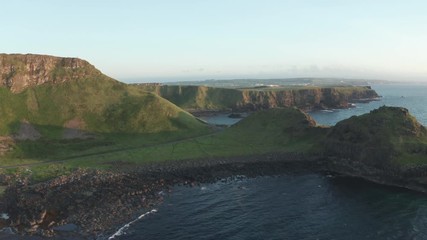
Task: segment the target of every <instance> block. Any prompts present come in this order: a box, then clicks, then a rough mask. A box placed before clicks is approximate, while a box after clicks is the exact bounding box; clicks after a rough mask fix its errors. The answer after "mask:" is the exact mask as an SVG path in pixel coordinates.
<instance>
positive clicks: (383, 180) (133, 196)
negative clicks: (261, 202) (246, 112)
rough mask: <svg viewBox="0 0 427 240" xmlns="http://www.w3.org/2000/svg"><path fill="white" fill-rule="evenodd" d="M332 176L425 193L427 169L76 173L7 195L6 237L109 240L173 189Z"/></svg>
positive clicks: (323, 166)
mask: <svg viewBox="0 0 427 240" xmlns="http://www.w3.org/2000/svg"><path fill="white" fill-rule="evenodd" d="M313 172H317V173H328V174H331V173H332V174H334V175H340V176H345V177H356V178H362V179H365V180H368V181H371V182H375V183H378V184H382V185H389V186H396V187H403V188H407V189H411V190H415V191H419V192H427V174H426V173H427V169H425V168H416V169H415V168H414V169H407V170H402V169H394V168H393V169H392V168H390V169H378V168H375V167H369V166H366V165H363V164H361V163H358V162H354V161H348V160H346V159H339V158H336V159H334V158H326V157H315V156H307V155H303V154H298V153H270V154H263V155H257V156H239V157H229V158H213V159H204V160H200V159H199V160H183V161H170V162H163V163H153V164H149V165H145V166H140V167H135V168H132V170H126V169H122V170H120V171H99V170H82V169H80V170H77V171H75V172H73V173H72V174H70V175H68V176H62V177H58V178H55V179H52V180H50V181H47V182H43V183H37V184H29V183H28V182H26V181H25V179H24V180H22V181H17V182H15V183H14V184H11V185H10V186H9V187H8V189H7V190H6V191H5V193H4V196H3V199H2V204H1V205H0V212H6V213H7V214H8V215H9V219H8V220H1V221H0V224H1V226H2V227H6V228H5V229H7V230H8V231H9V232H10V231H11V230H12V231H13V232H15V235H8V234H3V235H4V236H6V237H5V238H2V236H3V235H2V233H0V239H107V238H108V237H109V236H111V235H112V234H113V233H114V232H115V231H117V230H118V229H119V228H120V227H121V226H123V224H125V223H127V222H129V221H131V220H133V219H135V218H137V217H138V216H140V215H141V214H142V213H144V212H147V211H149V210H151V209H153V207H155V206H156V205H158V204H160V203H161V202H162V199H163V196H164V193H165V192H168V191H169V190H170V189H171V187H173V186H175V185H187V186H189V187H192V186H197V185H198V184H199V183H210V182H216V181H219V180H221V179H227V178H229V177H232V176H238V175H244V176H246V177H257V176H269V175H281V174H298V173H313Z"/></svg>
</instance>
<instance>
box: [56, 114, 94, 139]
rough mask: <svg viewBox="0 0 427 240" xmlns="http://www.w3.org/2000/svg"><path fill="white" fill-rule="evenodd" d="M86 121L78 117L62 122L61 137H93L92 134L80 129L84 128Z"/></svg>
mask: <svg viewBox="0 0 427 240" xmlns="http://www.w3.org/2000/svg"><path fill="white" fill-rule="evenodd" d="M85 126H86V123H85V122H84V121H83V120H81V119H79V118H73V119H71V120H69V121H68V122H66V123H65V124H64V128H65V129H64V132H63V133H62V138H63V139H88V138H93V137H94V135H93V134H90V133H88V132H86V131H84V130H82V129H84V128H85Z"/></svg>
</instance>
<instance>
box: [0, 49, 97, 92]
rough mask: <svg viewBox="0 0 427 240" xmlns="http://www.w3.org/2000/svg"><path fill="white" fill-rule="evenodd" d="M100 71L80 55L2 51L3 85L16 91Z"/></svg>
mask: <svg viewBox="0 0 427 240" xmlns="http://www.w3.org/2000/svg"><path fill="white" fill-rule="evenodd" d="M93 73H98V74H100V72H99V71H98V70H96V69H95V68H94V67H93V66H92V65H90V64H89V63H88V62H86V61H84V60H81V59H78V58H60V57H53V56H47V55H33V54H26V55H23V54H0V87H2V86H3V87H7V88H9V89H10V90H11V91H12V92H15V93H17V92H21V91H23V90H24V89H26V88H28V87H32V86H36V85H41V84H46V83H60V82H65V81H70V80H72V79H77V78H81V77H84V76H85V75H89V74H93Z"/></svg>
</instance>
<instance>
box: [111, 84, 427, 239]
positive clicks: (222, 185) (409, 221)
mask: <svg viewBox="0 0 427 240" xmlns="http://www.w3.org/2000/svg"><path fill="white" fill-rule="evenodd" d="M373 88H374V89H375V90H376V91H377V92H378V93H379V94H380V95H382V96H383V97H382V99H381V100H380V101H375V102H371V103H365V104H362V103H356V106H355V108H351V109H346V110H333V111H328V112H326V111H319V112H311V113H310V114H311V115H312V116H313V117H314V118H315V120H316V121H318V122H319V123H320V124H323V125H334V124H335V123H336V122H337V121H340V120H342V119H345V118H348V117H350V116H352V115H360V114H364V113H367V112H369V111H370V110H372V109H375V108H378V107H380V106H382V105H389V106H402V107H406V108H408V109H409V111H410V112H411V114H413V115H414V116H416V118H417V119H418V120H419V121H420V122H422V123H423V124H424V125H427V108H426V106H427V94H426V93H427V85H398V84H392V85H378V86H373ZM114 239H135V240H136V239H151V240H155V239H162V240H163V239H291V240H293V239H295V240H301V239H313V240H316V239H319V240H320V239H325V240H326V239H328V240H331V239H355V240H359V239H427V195H426V194H421V193H417V192H413V191H408V190H404V189H400V188H394V187H386V186H381V185H377V184H373V183H369V182H366V181H363V180H360V179H348V178H337V177H331V176H323V175H318V174H295V175H282V176H272V177H258V178H239V179H237V180H231V181H226V182H217V183H214V184H205V185H201V186H198V187H192V188H190V187H174V188H173V189H172V192H171V193H170V194H168V195H167V196H166V197H165V201H164V202H163V203H162V204H161V205H160V206H157V208H156V211H154V212H152V214H149V215H146V216H144V217H143V218H140V219H139V220H137V221H135V222H132V224H131V225H129V226H128V228H126V229H122V231H121V235H118V236H115V237H114Z"/></svg>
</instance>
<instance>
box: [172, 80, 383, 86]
mask: <svg viewBox="0 0 427 240" xmlns="http://www.w3.org/2000/svg"><path fill="white" fill-rule="evenodd" d="M387 83H391V82H390V81H386V80H375V79H350V78H271V79H251V78H249V79H229V80H215V79H210V80H203V81H181V82H168V85H181V86H187V85H191V86H207V87H222V88H224V87H225V88H247V87H259V86H268V85H278V86H367V85H372V84H387Z"/></svg>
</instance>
